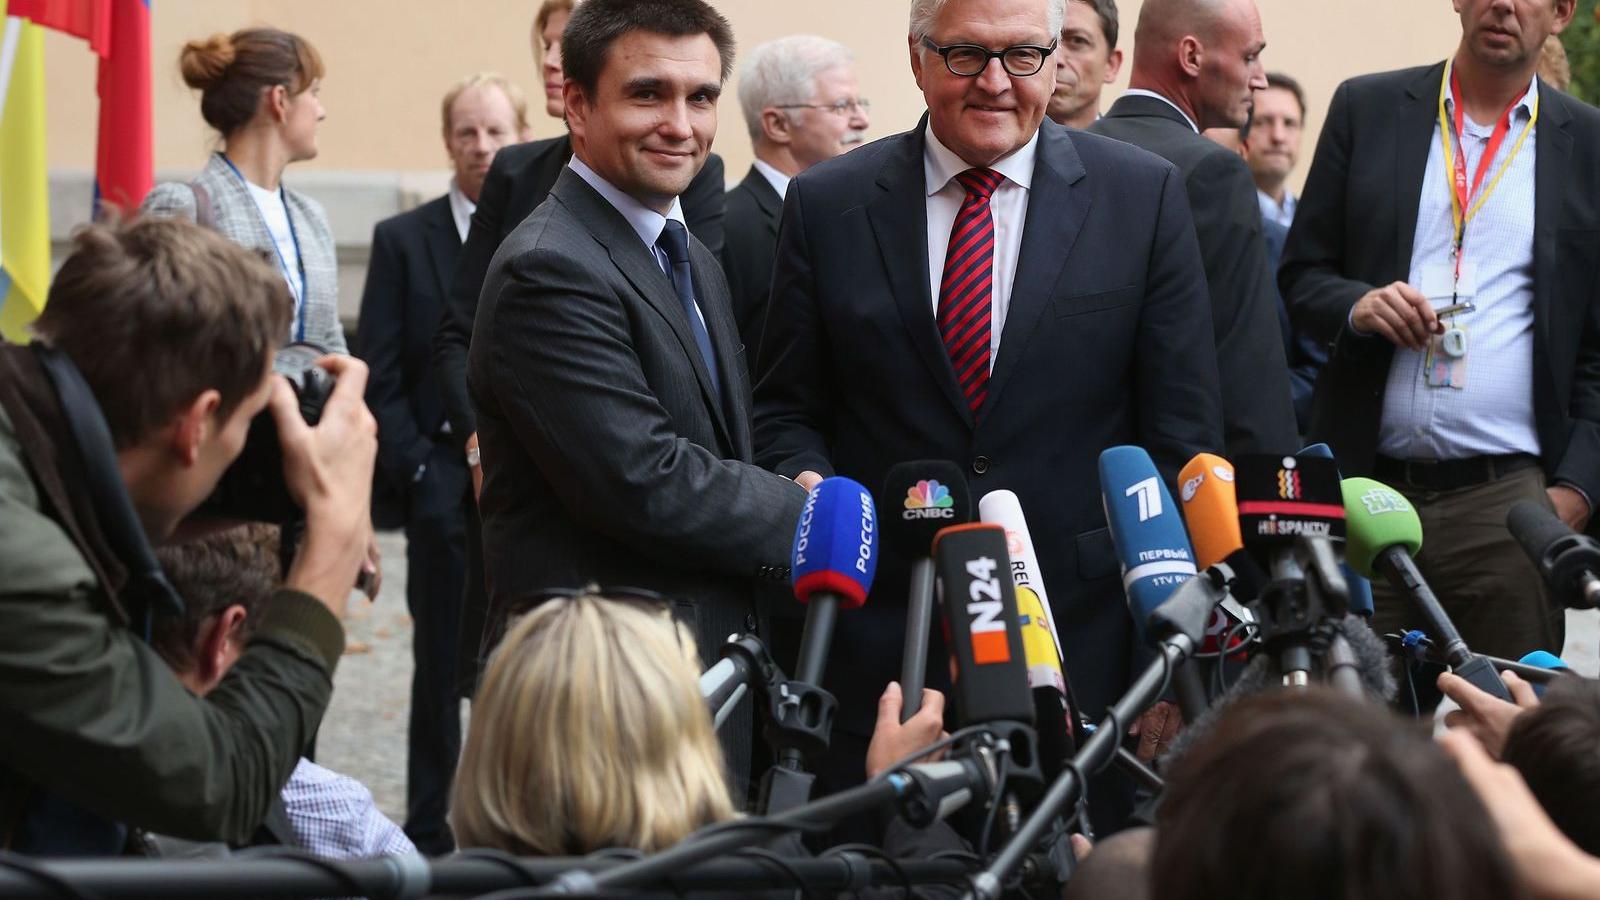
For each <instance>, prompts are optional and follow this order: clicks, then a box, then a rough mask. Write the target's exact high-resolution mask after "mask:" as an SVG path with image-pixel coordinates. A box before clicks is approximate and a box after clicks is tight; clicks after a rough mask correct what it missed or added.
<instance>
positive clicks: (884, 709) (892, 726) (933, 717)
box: [867, 681, 949, 780]
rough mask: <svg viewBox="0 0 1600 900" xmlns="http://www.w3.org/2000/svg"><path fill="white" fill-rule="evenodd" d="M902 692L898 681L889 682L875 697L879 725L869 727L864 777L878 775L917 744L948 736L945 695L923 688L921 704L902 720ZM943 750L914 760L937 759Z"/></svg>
mask: <svg viewBox="0 0 1600 900" xmlns="http://www.w3.org/2000/svg"><path fill="white" fill-rule="evenodd" d="M903 705H904V695H903V694H902V693H901V690H900V683H899V682H898V681H891V682H889V686H888V687H887V688H885V689H884V692H883V696H881V697H879V698H878V724H877V726H876V727H874V728H873V729H872V743H870V744H868V745H867V778H868V779H869V780H870V779H873V778H876V777H878V774H879V773H881V772H882V771H883V770H885V769H887V768H889V767H890V766H892V765H894V764H895V763H897V762H899V761H900V760H902V759H905V758H906V757H907V756H909V755H911V754H912V753H915V752H917V749H918V748H920V747H926V746H928V745H930V744H933V743H935V742H937V741H939V740H941V739H943V738H947V737H949V735H948V734H946V733H945V730H944V695H943V694H941V693H939V692H938V691H935V690H933V689H931V688H924V689H923V691H922V703H921V704H920V708H919V709H918V710H917V712H916V714H915V715H912V716H910V717H909V718H906V719H905V720H904V721H901V711H902V707H903ZM944 756H945V751H943V750H937V751H935V752H933V753H931V754H929V755H927V756H924V757H921V758H920V759H918V760H916V761H917V762H938V761H939V760H941V759H943V758H944Z"/></svg>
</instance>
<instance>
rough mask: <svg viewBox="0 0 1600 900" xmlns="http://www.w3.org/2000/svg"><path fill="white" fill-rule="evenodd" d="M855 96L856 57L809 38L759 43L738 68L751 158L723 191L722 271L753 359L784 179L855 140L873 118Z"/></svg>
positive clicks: (801, 36) (840, 46) (741, 334)
mask: <svg viewBox="0 0 1600 900" xmlns="http://www.w3.org/2000/svg"><path fill="white" fill-rule="evenodd" d="M860 94H861V90H860V85H859V83H858V82H857V81H856V73H855V57H854V55H853V54H852V53H851V52H850V51H849V49H847V48H846V47H845V46H844V45H843V44H840V43H838V42H836V41H830V40H828V39H827V38H821V37H816V36H814V35H809V34H797V35H791V36H790V37H785V38H778V39H777V40H775V41H768V42H767V43H765V44H761V45H759V46H757V47H756V48H755V49H753V50H751V51H750V55H749V56H747V57H746V58H745V61H744V65H743V66H741V67H740V71H739V107H740V109H741V110H742V111H743V112H744V121H745V125H746V127H748V128H749V129H750V141H751V143H752V144H754V145H755V154H756V158H755V162H754V163H752V164H751V166H750V173H749V174H748V175H746V176H745V177H744V181H741V182H739V184H738V186H737V187H735V188H734V189H733V190H731V191H729V192H728V218H727V226H728V228H727V244H726V245H725V246H724V247H723V250H722V271H723V272H725V273H727V276H728V288H729V289H730V290H732V291H733V316H734V318H735V319H737V320H738V322H739V338H740V340H742V341H744V347H745V354H746V356H747V357H748V358H749V359H750V360H751V361H752V362H753V361H754V360H755V359H756V358H757V351H758V350H759V349H760V347H761V329H762V326H764V325H765V324H766V322H767V291H768V290H769V289H770V288H771V286H772V254H773V251H774V248H776V246H777V244H778V216H779V215H780V214H781V213H782V212H783V194H784V192H785V191H787V190H788V188H789V179H791V178H793V177H794V176H796V175H798V174H800V173H801V172H804V171H805V170H806V169H809V168H810V167H812V166H814V165H816V164H817V163H819V162H822V161H823V160H825V159H832V158H834V157H835V156H838V155H839V154H841V153H843V152H845V151H846V150H849V149H850V148H851V147H854V146H856V145H857V144H860V143H861V140H862V138H863V137H864V136H865V135H866V131H867V128H868V127H869V126H870V125H871V121H870V120H869V119H868V117H867V101H866V100H864V99H862V98H861V96H860Z"/></svg>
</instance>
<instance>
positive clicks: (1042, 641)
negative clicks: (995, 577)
mask: <svg viewBox="0 0 1600 900" xmlns="http://www.w3.org/2000/svg"><path fill="white" fill-rule="evenodd" d="M1016 593H1017V613H1018V622H1019V623H1020V624H1021V626H1022V652H1023V658H1024V659H1025V660H1026V662H1027V665H1028V686H1029V687H1030V688H1031V690H1032V692H1033V714H1034V719H1035V720H1036V721H1037V722H1038V730H1039V758H1040V763H1041V766H1040V767H1041V768H1042V769H1043V771H1044V777H1045V779H1046V780H1054V779H1055V777H1056V775H1058V774H1060V772H1061V766H1062V764H1063V763H1065V762H1066V761H1067V760H1069V759H1071V758H1072V754H1073V753H1076V752H1077V740H1076V735H1077V723H1078V715H1077V711H1076V709H1077V704H1075V703H1073V702H1072V695H1071V692H1070V691H1069V690H1068V688H1067V677H1066V675H1065V673H1063V672H1062V670H1061V656H1060V655H1059V654H1057V653H1056V645H1055V639H1054V638H1053V637H1052V636H1051V634H1050V628H1049V623H1048V621H1047V620H1046V619H1045V614H1044V604H1043V603H1041V602H1040V600H1039V595H1038V594H1037V593H1034V591H1033V589H1032V588H1027V587H1022V586H1021V585H1018V586H1017V588H1016Z"/></svg>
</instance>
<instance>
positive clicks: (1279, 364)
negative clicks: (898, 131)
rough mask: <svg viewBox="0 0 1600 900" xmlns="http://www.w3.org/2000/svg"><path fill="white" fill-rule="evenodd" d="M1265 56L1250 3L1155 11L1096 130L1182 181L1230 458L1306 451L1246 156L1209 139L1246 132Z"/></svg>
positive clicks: (1149, 9)
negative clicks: (1213, 132) (1201, 265)
mask: <svg viewBox="0 0 1600 900" xmlns="http://www.w3.org/2000/svg"><path fill="white" fill-rule="evenodd" d="M1264 44H1265V41H1264V40H1263V38H1262V37H1261V17H1260V16H1259V15H1258V14H1257V13H1256V8H1255V3H1254V2H1253V0H1206V2H1195V0H1146V3H1145V4H1144V6H1143V7H1141V8H1140V10H1139V24H1138V29H1137V32H1136V33H1135V35H1134V42H1133V75H1132V78H1131V79H1130V81H1129V84H1130V85H1131V87H1130V89H1129V90H1128V92H1127V93H1126V94H1124V95H1123V96H1122V97H1121V98H1120V99H1118V100H1117V102H1116V103H1114V104H1112V105H1111V109H1110V110H1108V111H1107V112H1106V115H1105V117H1104V118H1102V119H1101V120H1100V121H1098V122H1096V123H1095V124H1094V125H1092V126H1090V129H1089V130H1090V131H1093V132H1095V133H1096V134H1103V135H1106V136H1107V137H1114V138H1116V139H1117V140H1120V141H1127V142H1128V143H1130V144H1133V145H1135V146H1138V147H1143V148H1144V149H1146V150H1149V151H1151V152H1152V153H1155V154H1157V155H1160V156H1163V157H1165V158H1167V159H1168V160H1170V161H1171V162H1172V164H1173V165H1175V166H1177V167H1178V170H1179V171H1180V172H1182V173H1183V180H1184V187H1185V188H1186V189H1187V191H1188V194H1189V206H1190V208H1191V209H1192V210H1193V212H1194V225H1195V233H1196V235H1197V236H1198V237H1199V239H1200V255H1201V256H1202V257H1203V258H1204V259H1205V280H1206V286H1207V288H1208V289H1209V290H1210V294H1211V325H1212V332H1213V335H1214V337H1215V338H1216V354H1217V368H1218V370H1219V371H1220V372H1221V375H1222V421H1223V427H1224V429H1225V434H1226V438H1227V452H1228V453H1229V454H1230V455H1237V454H1241V453H1289V452H1293V451H1294V450H1295V449H1296V448H1297V447H1298V445H1299V436H1298V434H1297V432H1296V429H1295V421H1294V407H1293V405H1292V403H1291V400H1290V391H1289V368H1288V363H1287V361H1286V357H1285V354H1284V347H1283V338H1282V336H1281V334H1280V333H1279V328H1278V317H1277V301H1276V297H1275V295H1274V294H1273V290H1272V272H1271V271H1270V270H1269V269H1268V268H1267V251H1266V244H1265V242H1264V241H1263V239H1262V236H1261V213H1260V208H1259V206H1258V204H1257V201H1256V187H1255V182H1254V181H1252V180H1251V177H1250V168H1249V166H1247V165H1245V162H1244V160H1242V159H1240V158H1239V156H1238V155H1237V154H1234V153H1230V152H1228V151H1227V150H1226V149H1224V148H1222V147H1219V146H1218V145H1217V144H1215V143H1213V142H1211V141H1208V140H1206V139H1205V138H1204V137H1201V135H1200V132H1201V131H1203V130H1205V129H1207V128H1240V127H1242V126H1243V125H1244V124H1245V120H1246V119H1247V118H1248V116H1249V114H1250V96H1251V93H1252V91H1256V90H1260V89H1262V88H1264V87H1266V72H1265V70H1263V69H1262V67H1261V60H1260V54H1261V48H1262V46H1263V45H1264Z"/></svg>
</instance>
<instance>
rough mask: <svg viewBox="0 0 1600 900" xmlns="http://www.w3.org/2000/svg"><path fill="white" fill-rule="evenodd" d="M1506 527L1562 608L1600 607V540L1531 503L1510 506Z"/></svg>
mask: <svg viewBox="0 0 1600 900" xmlns="http://www.w3.org/2000/svg"><path fill="white" fill-rule="evenodd" d="M1506 527H1507V528H1508V529H1510V530H1511V536H1512V537H1514V538H1516V539H1517V543H1519V544H1521V545H1522V552H1523V553H1526V554H1528V558H1529V559H1531V560H1533V564H1534V565H1535V566H1537V567H1538V569H1539V574H1540V575H1542V576H1543V577H1544V582H1545V584H1547V585H1549V587H1550V593H1552V594H1554V595H1555V597H1556V599H1557V600H1559V601H1561V603H1562V605H1564V606H1569V607H1571V608H1573V609H1593V608H1594V607H1595V606H1596V605H1597V604H1600V577H1596V573H1600V541H1596V540H1595V539H1594V538H1592V537H1589V536H1588V535H1586V534H1578V533H1577V532H1575V531H1573V530H1572V529H1571V528H1568V527H1567V523H1565V522H1563V521H1561V519H1560V517H1558V516H1557V515H1556V514H1555V513H1553V512H1551V511H1550V510H1548V509H1545V508H1544V507H1543V506H1540V505H1539V504H1537V503H1534V502H1533V501H1531V500H1523V501H1520V502H1519V503H1517V504H1516V505H1515V506H1513V507H1511V512H1510V514H1509V515H1507V516H1506Z"/></svg>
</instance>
